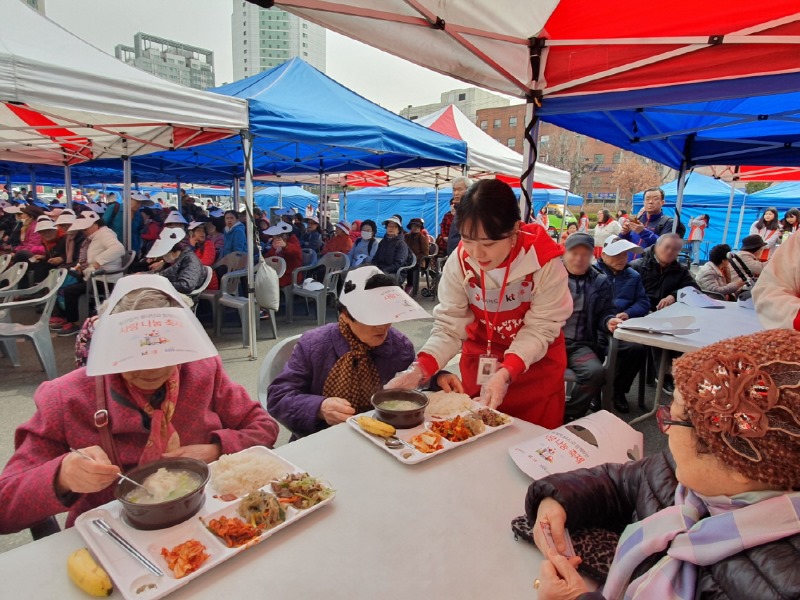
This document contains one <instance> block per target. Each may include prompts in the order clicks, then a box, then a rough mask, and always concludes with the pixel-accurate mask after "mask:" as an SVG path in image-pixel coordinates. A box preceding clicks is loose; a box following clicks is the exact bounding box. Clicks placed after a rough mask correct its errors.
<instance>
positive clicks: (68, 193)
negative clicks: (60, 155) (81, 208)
mask: <svg viewBox="0 0 800 600" xmlns="http://www.w3.org/2000/svg"><path fill="white" fill-rule="evenodd" d="M64 196H65V197H66V199H67V208H72V167H70V166H69V165H64Z"/></svg>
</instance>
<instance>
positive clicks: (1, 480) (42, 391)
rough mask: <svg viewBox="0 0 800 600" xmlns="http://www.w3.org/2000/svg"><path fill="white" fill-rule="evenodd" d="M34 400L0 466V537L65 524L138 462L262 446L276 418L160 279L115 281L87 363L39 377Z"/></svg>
mask: <svg viewBox="0 0 800 600" xmlns="http://www.w3.org/2000/svg"><path fill="white" fill-rule="evenodd" d="M34 401H35V403H36V413H35V414H34V415H33V417H32V418H31V419H30V420H29V421H28V422H26V423H23V424H22V425H20V426H19V427H18V428H17V431H16V434H15V439H14V442H15V451H14V455H13V456H12V457H11V459H10V460H9V461H8V464H6V466H5V468H4V470H3V472H2V474H0V506H2V507H3V510H2V511H0V534H5V533H12V532H16V531H20V530H22V529H25V528H28V527H31V526H34V525H36V524H37V523H39V522H41V521H43V520H45V519H47V518H49V517H51V516H53V515H56V514H59V513H62V512H65V511H69V516H68V518H67V526H68V527H70V526H72V524H73V523H74V522H75V519H76V517H78V515H80V514H81V513H83V512H85V511H87V510H90V509H92V508H96V507H98V506H100V505H102V504H105V503H106V502H109V501H111V500H113V499H114V493H113V491H114V483H115V482H116V480H117V477H118V474H119V473H120V472H126V471H128V470H130V469H132V468H133V467H136V466H138V465H143V464H147V463H150V462H153V461H156V460H159V459H161V458H162V457H164V458H169V457H180V456H184V457H191V458H196V459H200V460H203V461H205V462H212V461H215V460H216V459H217V458H219V456H220V455H221V454H229V453H233V452H239V451H240V450H244V449H245V448H249V447H251V446H258V445H264V446H269V447H272V446H273V445H274V443H275V440H276V439H277V436H278V424H277V423H276V422H275V421H274V420H273V419H272V418H271V417H270V416H269V415H268V414H267V412H266V411H265V410H264V409H263V408H262V407H261V405H260V404H258V403H257V402H254V401H253V400H252V399H251V398H250V397H249V395H248V394H247V391H246V390H245V388H244V387H242V386H241V385H238V384H236V383H234V382H233V381H231V379H230V378H229V377H228V375H227V374H226V373H225V370H224V369H223V367H222V361H221V360H220V358H219V356H218V353H217V350H216V348H214V345H213V343H212V342H211V340H210V339H209V338H208V336H207V335H206V333H205V331H204V330H203V328H202V326H201V325H200V323H199V322H198V321H197V319H196V317H195V316H194V315H193V314H192V311H191V309H189V307H188V306H186V304H185V303H184V302H183V300H181V296H180V295H179V294H178V293H177V292H176V291H175V288H174V287H172V285H171V284H170V283H169V282H168V281H167V280H166V279H165V278H164V277H161V276H160V275H140V276H138V277H125V278H123V279H121V280H120V281H119V283H117V285H116V286H115V288H114V291H113V292H112V294H111V297H110V298H109V300H108V308H107V309H106V311H105V312H104V313H103V315H102V316H101V317H100V319H99V320H98V321H97V326H96V329H95V332H94V336H93V340H92V345H91V347H90V349H89V360H88V364H87V366H86V367H85V368H79V369H76V370H75V371H72V372H71V373H69V374H67V375H64V376H63V377H59V378H58V379H54V380H53V381H46V382H45V383H43V384H42V385H41V386H39V389H38V390H37V391H36V393H35V395H34ZM72 448H76V449H78V450H80V451H81V452H82V453H83V454H85V455H88V456H89V457H91V459H87V458H85V457H83V456H81V455H80V454H78V453H75V452H70V450H71V449H72ZM115 456H116V460H114V459H113V457H115Z"/></svg>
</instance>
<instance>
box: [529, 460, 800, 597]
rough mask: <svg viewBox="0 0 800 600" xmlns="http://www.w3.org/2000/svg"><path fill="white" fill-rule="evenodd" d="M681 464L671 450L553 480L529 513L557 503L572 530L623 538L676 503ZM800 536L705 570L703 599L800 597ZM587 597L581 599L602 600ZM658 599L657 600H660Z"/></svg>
mask: <svg viewBox="0 0 800 600" xmlns="http://www.w3.org/2000/svg"><path fill="white" fill-rule="evenodd" d="M677 485H678V481H677V479H675V462H674V460H673V459H672V456H671V455H670V454H669V452H668V451H664V452H662V453H660V454H656V455H654V456H649V457H647V458H645V459H644V460H640V461H637V462H630V463H627V464H624V465H620V464H606V465H601V466H599V467H595V468H594V469H581V470H578V471H572V472H570V473H560V474H558V475H550V476H549V477H545V478H544V479H541V480H539V481H535V482H534V483H533V484H531V486H530V488H528V495H527V497H526V499H525V511H526V512H527V515H528V518H530V519H532V520H535V519H536V512H537V510H538V508H539V503H540V502H541V501H542V500H543V499H545V498H553V499H554V500H556V501H557V502H558V503H559V504H561V505H562V506H563V507H564V510H565V511H566V513H567V527H568V528H569V529H570V530H571V531H577V530H579V529H586V528H592V527H599V528H603V529H608V530H613V531H615V532H616V533H622V531H623V530H624V529H625V527H626V526H628V525H630V524H631V523H634V522H636V521H640V520H642V519H645V518H647V517H649V516H651V515H653V514H654V513H657V512H658V511H660V510H662V509H664V508H667V507H669V506H673V505H674V504H675V488H676V487H677ZM661 556H662V555H654V556H651V557H650V558H649V559H647V560H645V561H644V562H643V563H642V564H641V565H640V566H639V568H638V569H637V570H636V571H634V574H633V579H636V578H637V577H639V576H641V575H642V574H644V573H645V572H646V571H648V570H649V569H650V568H652V567H653V565H655V563H656V562H657V561H658V560H659V559H660V558H661ZM798 561H800V535H794V536H792V537H788V538H785V539H783V540H779V541H777V542H772V543H768V544H764V545H762V546H758V547H756V548H751V549H749V550H745V551H743V552H740V553H739V554H735V555H734V556H731V557H730V558H727V559H725V560H722V561H720V562H718V563H716V564H713V565H711V566H708V567H700V570H699V573H698V578H697V600H756V599H757V600H787V599H789V598H800V569H798V568H797V565H798ZM602 598H603V596H602V594H601V593H599V592H592V593H588V594H582V595H581V596H580V597H579V600H601V599H602ZM654 600H655V599H654Z"/></svg>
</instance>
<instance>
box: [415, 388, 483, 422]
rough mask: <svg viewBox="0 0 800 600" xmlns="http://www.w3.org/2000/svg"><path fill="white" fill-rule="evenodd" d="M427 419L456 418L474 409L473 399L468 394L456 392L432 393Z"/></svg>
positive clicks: (426, 409)
mask: <svg viewBox="0 0 800 600" xmlns="http://www.w3.org/2000/svg"><path fill="white" fill-rule="evenodd" d="M428 399H429V402H428V406H427V408H425V416H426V417H454V416H455V415H457V414H459V413H463V412H464V411H467V410H469V409H471V408H472V399H471V398H470V397H469V395H468V394H459V393H456V392H430V393H429V394H428Z"/></svg>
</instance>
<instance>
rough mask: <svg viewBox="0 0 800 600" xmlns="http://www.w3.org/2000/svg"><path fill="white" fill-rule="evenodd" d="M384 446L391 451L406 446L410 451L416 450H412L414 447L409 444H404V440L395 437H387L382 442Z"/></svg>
mask: <svg viewBox="0 0 800 600" xmlns="http://www.w3.org/2000/svg"><path fill="white" fill-rule="evenodd" d="M384 444H386V447H387V448H391V449H392V450H399V449H400V448H402V447H403V446H408V447H409V448H411V449H412V450H416V448H414V446H412V445H411V444H409V443H408V442H406V441H404V440H401V439H400V438H399V437H397V436H396V435H393V436H390V437H387V438H386V441H385V442H384Z"/></svg>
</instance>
